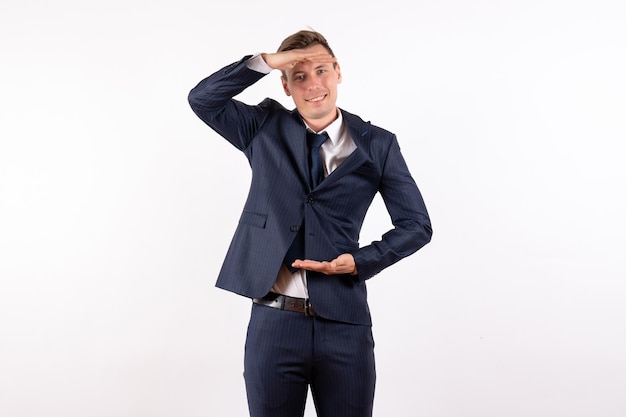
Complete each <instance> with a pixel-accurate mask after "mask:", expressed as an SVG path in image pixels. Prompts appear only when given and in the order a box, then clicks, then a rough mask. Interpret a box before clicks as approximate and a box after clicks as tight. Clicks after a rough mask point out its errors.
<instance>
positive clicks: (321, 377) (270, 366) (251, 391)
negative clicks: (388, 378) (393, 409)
mask: <svg viewBox="0 0 626 417" xmlns="http://www.w3.org/2000/svg"><path fill="white" fill-rule="evenodd" d="M244 356H245V357H244V379H245V383H246V393H247V396H248V407H249V410H250V416H251V417H302V416H303V415H304V408H305V404H306V398H307V393H308V388H309V386H310V387H311V394H312V397H313V403H314V405H315V409H316V411H317V415H318V417H371V415H372V406H373V402H374V387H375V383H376V370H375V364H374V340H373V337H372V329H371V327H370V326H363V325H356V324H349V323H343V322H337V321H332V320H326V319H323V318H321V317H311V316H306V315H304V314H302V313H298V312H291V311H284V310H280V309H277V308H273V307H268V306H264V305H260V304H252V313H251V316H250V323H249V325H248V333H247V338H246V347H245V355H244Z"/></svg>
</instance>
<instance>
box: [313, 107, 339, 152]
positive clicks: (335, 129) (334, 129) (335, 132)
mask: <svg viewBox="0 0 626 417" xmlns="http://www.w3.org/2000/svg"><path fill="white" fill-rule="evenodd" d="M304 124H305V125H306V127H307V129H309V130H311V131H314V130H313V129H311V128H310V127H309V125H307V124H306V122H304ZM342 127H343V116H342V115H341V111H340V110H339V109H337V118H336V119H335V120H334V121H333V122H332V123H331V124H329V125H328V126H326V129H324V130H322V131H321V132H315V133H322V132H326V133H327V134H328V137H329V138H330V141H331V142H332V143H333V145H337V142H339V139H340V138H341V130H342Z"/></svg>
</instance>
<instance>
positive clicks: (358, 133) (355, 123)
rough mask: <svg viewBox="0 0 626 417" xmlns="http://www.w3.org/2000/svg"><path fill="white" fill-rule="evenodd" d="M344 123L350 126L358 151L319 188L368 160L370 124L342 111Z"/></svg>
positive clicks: (349, 129)
mask: <svg viewBox="0 0 626 417" xmlns="http://www.w3.org/2000/svg"><path fill="white" fill-rule="evenodd" d="M340 111H341V114H342V117H343V120H344V123H346V125H347V126H348V131H349V132H350V136H351V137H352V140H353V141H354V144H355V145H356V149H355V150H354V152H352V154H351V155H350V156H349V157H347V158H346V160H345V161H343V163H342V164H341V165H339V166H338V167H337V169H335V170H334V171H333V172H332V173H331V174H330V175H329V176H328V177H326V178H325V179H324V181H322V182H321V183H320V185H319V186H318V188H324V187H327V186H329V185H331V184H332V183H334V182H336V181H337V180H339V179H340V178H341V177H343V176H345V175H346V174H349V173H351V172H353V171H354V170H356V169H357V168H358V167H360V166H361V165H363V163H364V162H366V161H367V160H368V155H369V144H370V134H371V129H370V124H369V123H365V122H364V121H362V120H361V119H360V118H359V117H357V116H355V115H353V114H351V113H348V112H346V111H343V110H340Z"/></svg>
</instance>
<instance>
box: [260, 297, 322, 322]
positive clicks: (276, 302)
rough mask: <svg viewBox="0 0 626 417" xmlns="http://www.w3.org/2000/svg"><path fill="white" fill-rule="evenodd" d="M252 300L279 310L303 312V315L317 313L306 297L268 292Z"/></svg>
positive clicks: (314, 314) (315, 314)
mask: <svg viewBox="0 0 626 417" xmlns="http://www.w3.org/2000/svg"><path fill="white" fill-rule="evenodd" d="M252 301H253V302H254V303H256V304H262V305H264V306H268V307H273V308H278V309H280V310H287V311H295V312H296V313H303V314H304V315H305V316H313V317H316V316H317V313H316V312H315V311H314V310H313V307H312V306H311V304H310V303H309V299H308V298H296V297H289V296H287V295H281V294H276V293H273V292H270V293H268V294H267V295H266V296H265V297H263V298H253V299H252Z"/></svg>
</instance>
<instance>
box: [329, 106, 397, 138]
mask: <svg viewBox="0 0 626 417" xmlns="http://www.w3.org/2000/svg"><path fill="white" fill-rule="evenodd" d="M340 110H341V115H342V117H343V119H344V121H345V123H346V125H347V126H348V127H349V128H350V130H351V131H352V132H355V131H356V132H359V135H360V136H366V135H368V136H370V137H376V138H391V137H393V136H395V135H394V133H393V132H391V131H389V130H387V129H385V128H382V127H380V126H378V125H375V124H373V123H372V122H371V121H369V120H368V121H365V120H363V119H362V118H361V116H358V115H356V114H354V113H350V112H348V111H346V110H344V109H340Z"/></svg>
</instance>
